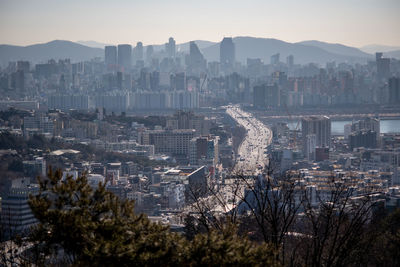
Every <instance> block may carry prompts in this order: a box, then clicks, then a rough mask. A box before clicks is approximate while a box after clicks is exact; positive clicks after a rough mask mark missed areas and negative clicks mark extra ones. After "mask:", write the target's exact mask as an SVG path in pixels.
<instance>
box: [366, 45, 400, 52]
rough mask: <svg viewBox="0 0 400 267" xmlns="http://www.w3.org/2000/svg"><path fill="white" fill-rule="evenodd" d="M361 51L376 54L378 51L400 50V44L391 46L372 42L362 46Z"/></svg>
mask: <svg viewBox="0 0 400 267" xmlns="http://www.w3.org/2000/svg"><path fill="white" fill-rule="evenodd" d="M360 50H361V51H364V52H366V53H370V54H375V53H376V52H383V53H384V52H391V51H395V50H400V46H389V45H379V44H371V45H366V46H363V47H360Z"/></svg>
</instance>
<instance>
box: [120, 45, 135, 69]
mask: <svg viewBox="0 0 400 267" xmlns="http://www.w3.org/2000/svg"><path fill="white" fill-rule="evenodd" d="M118 65H119V67H120V69H121V71H123V72H129V71H130V70H131V66H132V46H131V45H129V44H121V45H118Z"/></svg>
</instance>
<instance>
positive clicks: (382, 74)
mask: <svg viewBox="0 0 400 267" xmlns="http://www.w3.org/2000/svg"><path fill="white" fill-rule="evenodd" d="M382 55H383V54H382V53H376V54H375V57H376V72H377V77H378V81H382V80H383V79H387V78H389V76H390V58H384V57H383V56H382Z"/></svg>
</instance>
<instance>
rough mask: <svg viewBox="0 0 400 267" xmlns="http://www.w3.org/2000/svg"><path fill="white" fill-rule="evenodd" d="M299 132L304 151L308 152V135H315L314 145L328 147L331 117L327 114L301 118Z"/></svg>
mask: <svg viewBox="0 0 400 267" xmlns="http://www.w3.org/2000/svg"><path fill="white" fill-rule="evenodd" d="M301 133H302V141H303V152H304V153H306V152H308V149H307V143H308V142H307V141H308V140H307V139H308V136H309V135H315V147H329V146H330V144H331V119H330V118H329V117H327V116H320V117H316V116H313V117H307V118H304V119H302V120H301ZM305 156H308V155H307V154H306V155H305Z"/></svg>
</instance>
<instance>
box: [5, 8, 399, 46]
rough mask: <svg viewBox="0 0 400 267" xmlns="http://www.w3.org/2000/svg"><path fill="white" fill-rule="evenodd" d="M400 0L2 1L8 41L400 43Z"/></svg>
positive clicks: (355, 44)
mask: <svg viewBox="0 0 400 267" xmlns="http://www.w3.org/2000/svg"><path fill="white" fill-rule="evenodd" d="M399 14H400V0H329V1H328V0H273V1H269V0H141V1H138V0H65V1H61V0H0V43H3V44H4V43H7V44H18V45H27V44H32V43H39V42H48V41H51V40H54V39H61V40H71V41H78V40H95V41H98V42H104V43H131V44H135V43H136V42H137V41H142V42H143V43H144V44H145V45H146V44H150V43H151V44H161V43H165V42H166V41H167V39H168V37H170V36H173V37H174V38H175V40H176V41H177V43H181V42H186V41H190V40H197V39H202V40H210V41H220V40H222V38H223V37H224V36H255V37H266V38H277V39H281V40H284V41H288V42H297V41H303V40H321V41H326V42H332V43H343V44H347V45H352V46H358V47H359V46H363V45H367V44H384V45H397V46H399V45H400V16H399Z"/></svg>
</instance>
